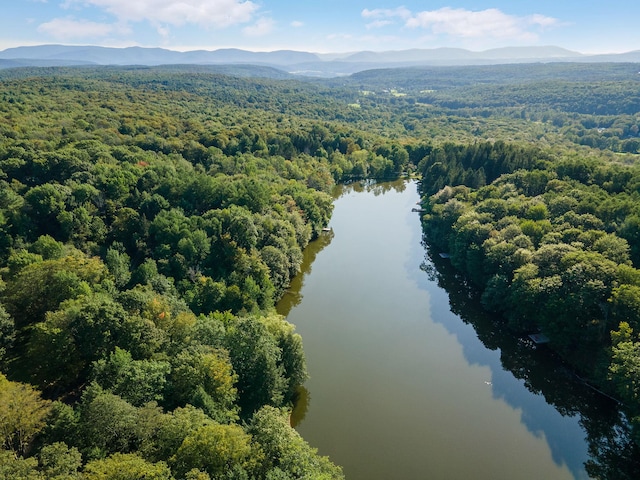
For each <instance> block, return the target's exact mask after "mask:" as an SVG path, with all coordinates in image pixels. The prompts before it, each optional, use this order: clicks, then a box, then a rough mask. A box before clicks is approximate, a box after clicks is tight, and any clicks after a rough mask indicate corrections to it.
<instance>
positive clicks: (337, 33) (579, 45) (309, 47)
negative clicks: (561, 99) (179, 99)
mask: <svg viewBox="0 0 640 480" xmlns="http://www.w3.org/2000/svg"><path fill="white" fill-rule="evenodd" d="M638 20H640V2H634V1H632V0H607V1H602V0H580V1H576V0H537V1H531V0H475V1H455V0H445V1H415V0H405V1H402V0H399V1H397V2H396V1H394V0H384V1H377V0H364V1H361V0H320V1H313V2H305V1H303V0H177V1H174V0H1V1H0V50H4V49H6V48H10V47H17V46H22V45H42V44H65V45H101V46H108V47H128V46H141V47H162V48H167V49H171V50H180V51H186V50H198V49H204V50H216V49H218V48H242V49H246V50H253V51H273V50H298V51H309V52H316V53H340V52H354V51H360V50H372V51H390V50H404V49H410V48H439V47H458V48H466V49H468V50H473V51H482V50H487V49H490V48H499V47H507V46H533V45H538V46H541V45H555V46H559V47H564V48H567V49H569V50H574V51H577V52H581V53H621V52H628V51H633V50H640V26H639V25H638Z"/></svg>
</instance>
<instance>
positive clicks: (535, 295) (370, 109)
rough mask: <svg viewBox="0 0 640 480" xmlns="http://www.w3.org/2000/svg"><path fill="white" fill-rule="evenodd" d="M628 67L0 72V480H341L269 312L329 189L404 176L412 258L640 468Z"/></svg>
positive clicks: (286, 333) (280, 322)
mask: <svg viewBox="0 0 640 480" xmlns="http://www.w3.org/2000/svg"><path fill="white" fill-rule="evenodd" d="M639 69H640V67H639V66H638V65H637V64H553V65H543V64H540V65H510V66H484V67H430V68H407V69H388V70H376V71H369V72H361V73H358V74H354V75H352V76H349V77H341V78H336V79H324V80H320V79H310V78H302V77H300V78H289V77H290V76H287V75H282V72H277V71H271V70H268V69H264V68H258V67H256V68H255V69H252V68H251V67H246V66H243V67H242V68H237V69H233V68H231V69H225V71H224V73H221V72H220V71H219V70H217V69H216V67H206V66H167V67H68V68H65V67H60V68H18V69H7V70H2V71H0V110H2V115H0V184H1V185H0V277H1V281H0V372H1V373H0V435H1V436H0V441H1V442H2V445H1V448H0V478H12V479H22V478H24V479H40V478H42V479H44V478H47V479H48V478H56V479H108V478H145V479H176V480H177V479H190V480H192V479H201V480H206V479H208V478H211V479H213V478H225V479H250V478H256V479H269V480H276V479H277V480H285V479H294V478H314V479H315V478H317V479H333V478H337V479H339V478H343V475H342V472H341V469H340V467H339V466H336V465H334V464H333V463H332V462H331V461H330V459H328V458H326V457H322V456H320V455H318V453H317V452H316V451H315V450H314V449H313V448H311V447H310V446H309V445H308V444H307V443H306V442H305V441H304V439H303V438H301V437H300V435H299V434H298V433H297V432H296V431H295V430H294V429H293V428H291V426H290V422H289V414H290V412H291V409H292V406H293V405H294V403H295V400H296V397H297V394H298V391H299V388H300V387H301V386H302V385H303V384H304V382H305V380H306V379H307V377H308V372H307V369H306V365H305V358H304V351H303V344H302V338H301V337H300V336H299V335H298V334H297V333H296V332H295V328H294V326H293V325H291V324H289V323H287V322H286V320H285V319H284V318H282V317H281V316H279V315H277V314H276V313H275V309H274V305H275V302H276V301H277V300H278V298H280V297H281V295H282V294H283V292H284V291H285V290H286V288H287V286H288V285H289V282H290V280H291V279H292V277H293V276H294V275H296V273H297V272H298V271H299V268H300V265H301V262H302V251H303V249H304V248H305V247H306V246H307V245H308V243H309V242H310V241H313V239H315V238H316V237H317V236H318V235H320V234H321V231H322V229H323V228H324V227H325V226H326V225H327V223H328V221H329V219H330V216H331V212H332V197H331V195H330V192H331V190H332V188H333V187H334V186H335V185H336V184H337V183H345V182H354V181H360V180H376V179H389V178H397V177H400V176H407V175H413V176H419V178H420V189H421V193H422V195H423V197H422V202H421V203H422V204H421V210H422V213H421V215H423V217H422V218H423V225H424V233H425V240H426V243H427V244H428V246H429V249H430V251H431V252H442V253H446V254H447V256H448V257H449V258H450V262H451V264H452V265H453V267H454V268H455V269H457V270H458V271H459V272H460V273H461V277H460V278H461V279H462V280H461V281H462V282H464V283H465V285H466V286H467V287H468V288H469V290H470V291H473V292H475V293H476V294H477V295H479V296H480V298H481V300H482V304H483V306H484V308H486V309H487V310H489V311H492V312H495V313H496V315H495V319H496V320H495V321H496V322H497V323H496V328H504V327H506V328H509V329H511V330H512V331H513V335H525V334H528V333H532V332H540V333H542V334H544V335H545V336H546V337H548V339H549V345H548V348H551V349H553V350H554V351H555V352H557V354H558V355H559V356H560V358H561V359H562V361H564V362H567V365H569V366H570V368H571V369H572V370H573V371H574V372H575V373H576V374H577V375H579V376H580V377H581V378H584V380H585V382H587V383H588V384H589V385H591V386H593V387H594V388H597V389H598V390H599V391H601V392H602V393H603V394H606V395H608V396H610V397H612V398H614V399H616V401H617V402H619V404H620V408H621V409H622V411H623V412H624V413H625V414H626V415H627V417H628V420H629V424H630V425H631V426H632V427H633V430H632V434H631V438H630V440H629V441H630V443H629V445H628V448H629V449H630V450H629V451H630V455H632V456H634V455H635V457H633V458H632V462H636V463H637V462H640V454H638V445H640V397H639V396H640V386H638V378H639V375H640V271H639V270H638V267H640V164H639V163H638V154H639V153H640V136H639V132H640V93H639V92H640V88H639V87H640V75H638V70H639ZM118 475H120V476H118ZM123 475H124V476H123ZM607 478H609V477H607ZM610 478H615V477H614V476H612V477H610ZM618 478H624V477H618ZM630 478H631V477H630Z"/></svg>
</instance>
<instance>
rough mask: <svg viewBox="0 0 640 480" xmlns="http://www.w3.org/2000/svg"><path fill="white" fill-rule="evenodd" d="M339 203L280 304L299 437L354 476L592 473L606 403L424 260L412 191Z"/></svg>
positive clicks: (357, 192)
mask: <svg viewBox="0 0 640 480" xmlns="http://www.w3.org/2000/svg"><path fill="white" fill-rule="evenodd" d="M336 196H337V199H336V200H335V210H334V213H333V217H332V219H331V223H330V227H331V229H332V231H331V232H329V233H324V234H323V235H322V236H321V238H320V239H319V240H318V241H316V242H314V243H312V244H311V245H310V246H309V248H308V249H307V250H306V251H305V262H304V265H303V268H302V272H301V273H300V275H298V277H297V278H296V279H295V281H294V282H293V283H292V285H291V288H290V290H289V291H288V292H287V294H286V295H285V296H284V297H283V299H282V300H281V301H280V302H279V304H278V311H279V312H280V313H281V314H283V315H285V316H286V317H287V319H288V321H290V322H291V323H293V324H295V325H296V329H297V331H298V333H300V334H301V335H302V338H303V341H304V348H305V353H306V357H307V366H308V369H309V372H310V375H311V378H310V380H309V381H308V382H307V384H306V389H307V390H308V398H307V401H306V402H305V401H303V402H302V405H300V406H299V408H298V411H297V412H295V415H294V417H296V418H298V420H297V421H299V424H298V425H297V426H296V428H297V430H298V431H299V432H300V433H301V434H302V436H303V437H304V438H305V439H306V440H307V441H308V442H309V443H310V444H311V445H312V446H313V447H316V448H317V449H318V450H319V452H320V453H321V454H322V455H328V456H329V457H330V458H331V459H332V461H333V462H335V463H337V464H338V465H341V466H342V467H343V469H344V472H345V475H346V477H347V479H350V480H359V479H370V480H371V479H395V478H397V479H425V478H433V479H470V478H473V479H492V480H496V479H511V480H513V479H531V478H545V479H574V478H578V479H580V478H589V475H588V474H587V471H586V469H585V463H586V462H591V463H595V466H596V467H600V466H601V465H600V464H601V463H602V462H600V459H598V458H596V459H591V458H590V451H589V446H590V445H591V446H592V447H593V444H594V442H595V443H596V447H597V448H600V449H601V450H607V449H609V450H611V451H615V449H616V448H618V447H619V445H618V444H616V443H615V442H616V441H617V440H616V441H613V440H611V438H610V435H609V436H608V433H609V429H613V428H616V427H615V426H616V425H618V424H619V415H617V413H616V412H615V408H613V407H612V405H611V404H610V403H611V402H610V401H608V400H607V399H603V398H601V397H600V396H599V395H598V394H597V393H595V392H593V391H592V390H591V389H589V388H587V387H586V386H584V385H583V384H581V383H580V382H579V381H577V380H576V379H575V377H574V376H573V375H572V374H571V372H570V371H568V369H566V368H564V367H563V366H562V364H561V363H560V362H559V361H558V359H556V358H555V357H553V355H552V354H551V352H549V351H547V350H546V349H545V348H538V349H535V348H532V346H531V345H529V344H527V343H526V342H524V341H522V339H518V338H516V337H514V336H513V335H512V334H510V333H509V332H502V331H501V329H500V327H496V326H495V325H496V322H495V320H496V319H494V318H491V317H490V316H489V315H486V314H484V313H482V312H481V310H480V308H479V305H478V303H477V301H476V299H475V298H474V296H473V294H472V293H470V292H469V289H468V288H467V287H466V286H465V282H464V280H463V279H461V278H459V277H458V276H457V275H456V274H455V272H452V271H451V269H450V268H448V267H449V266H448V265H447V262H448V260H446V259H442V258H441V257H440V256H439V255H438V254H437V253H438V252H436V254H434V255H431V256H430V255H429V254H428V253H429V252H427V251H426V249H425V246H424V245H423V243H422V230H421V224H420V214H419V213H415V212H412V211H411V210H412V208H414V207H416V203H417V202H418V201H419V194H418V192H417V185H416V183H415V182H413V181H397V182H393V183H383V184H377V185H375V184H371V185H361V184H355V185H351V186H347V187H342V190H341V192H340V193H339V194H337V195H336ZM432 257H433V260H431V258H432ZM434 262H435V263H436V264H435V265H434ZM454 312H455V313H454ZM592 411H593V412H592ZM602 412H606V413H602ZM590 415H593V416H595V417H597V418H596V419H595V420H594V419H592V418H591V416H590ZM301 416H303V417H304V418H302V419H301V420H300V418H299V417H301ZM590 422H591V423H590ZM590 425H591V426H590ZM587 437H588V438H587ZM618 440H619V439H618ZM598 442H601V443H602V445H600V444H599V443H598ZM611 442H613V443H614V444H613V445H610V443H611ZM607 451H608V450H607ZM609 453H610V452H609Z"/></svg>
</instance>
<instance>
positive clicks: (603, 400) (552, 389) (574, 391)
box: [421, 252, 640, 480]
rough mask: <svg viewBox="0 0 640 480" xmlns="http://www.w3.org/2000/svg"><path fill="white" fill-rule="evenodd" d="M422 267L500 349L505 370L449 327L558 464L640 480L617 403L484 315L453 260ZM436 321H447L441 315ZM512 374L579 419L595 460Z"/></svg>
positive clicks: (431, 260) (637, 454) (433, 258)
mask: <svg viewBox="0 0 640 480" xmlns="http://www.w3.org/2000/svg"><path fill="white" fill-rule="evenodd" d="M421 269H422V270H423V271H424V272H426V273H427V276H428V278H430V279H432V280H435V281H437V283H438V286H439V287H441V288H443V289H444V290H445V291H446V292H447V294H448V296H449V305H450V308H451V312H452V313H454V314H455V315H457V316H458V317H459V319H460V320H462V322H464V323H465V324H469V325H471V326H473V329H474V331H475V333H476V334H477V338H478V339H479V340H480V341H481V342H482V344H483V345H484V346H485V347H486V348H487V349H489V350H499V352H500V365H499V366H498V365H495V363H494V362H492V361H491V360H490V358H488V357H487V355H486V351H481V350H478V349H477V348H473V342H469V341H466V339H465V338H464V335H463V334H461V330H460V328H459V326H460V325H459V324H456V322H453V321H442V324H443V325H444V326H445V327H446V328H447V329H448V330H449V331H450V332H451V333H453V334H455V335H457V336H458V339H459V340H460V343H461V344H462V345H463V351H464V354H465V357H466V358H467V360H468V361H469V362H470V363H477V364H480V365H487V366H489V367H490V368H491V369H492V372H493V381H492V389H493V394H494V396H495V397H496V398H500V399H503V400H504V401H505V402H507V403H509V404H510V405H512V406H513V407H514V408H517V409H521V410H522V422H523V424H525V425H526V426H527V428H528V429H529V430H530V431H531V432H532V433H534V434H536V435H544V436H545V437H546V439H547V441H548V443H549V446H550V448H551V451H552V456H553V459H554V461H555V462H556V463H557V464H558V465H562V464H566V465H567V466H568V467H569V469H570V470H571V472H572V473H573V475H574V476H575V477H576V478H581V477H583V476H584V474H585V473H584V472H587V474H588V475H589V476H590V477H592V478H600V479H610V480H617V479H629V480H630V479H637V478H640V464H639V463H638V460H637V459H638V458H640V450H639V449H638V447H637V445H636V444H635V442H633V440H632V439H631V437H630V430H629V428H628V425H627V423H626V422H625V419H624V416H623V415H622V414H621V413H620V411H619V409H618V406H617V404H616V403H615V402H614V401H613V400H611V399H609V398H607V397H605V396H603V395H601V394H599V393H598V392H596V391H594V390H593V389H591V388H589V387H588V386H587V385H585V384H584V383H582V382H581V381H580V380H579V379H578V378H577V377H576V376H575V375H574V374H573V373H572V371H571V370H570V369H569V368H568V367H567V366H566V365H565V364H563V362H562V361H561V360H560V359H559V358H558V357H557V356H555V355H554V354H553V352H551V351H550V350H548V349H547V348H544V347H543V348H532V346H531V344H530V343H529V342H526V341H523V340H522V339H519V338H518V337H516V336H514V334H513V332H510V331H508V330H507V329H506V328H505V327H504V326H503V324H502V323H501V322H500V321H497V320H496V318H493V317H492V316H491V315H490V314H487V313H486V312H484V311H483V310H482V306H481V304H480V301H479V298H478V295H477V294H476V292H474V291H473V289H472V288H470V287H469V285H468V284H467V283H466V282H465V281H464V278H462V277H461V276H460V275H459V274H458V273H456V272H455V271H454V269H453V268H452V267H451V265H450V263H449V261H448V260H447V259H443V258H441V257H440V255H437V254H433V252H428V253H427V257H426V260H425V262H424V263H423V264H422V266H421ZM433 318H434V320H436V321H437V320H438V318H440V319H442V318H443V317H442V316H438V315H434V316H433ZM507 372H508V373H509V374H511V375H513V376H514V377H515V378H517V379H519V380H521V381H522V384H523V385H524V386H525V387H526V389H527V390H528V391H529V392H531V393H534V394H536V395H539V396H541V397H542V398H544V400H545V402H546V403H548V404H549V405H552V406H553V407H554V408H555V409H556V411H557V412H558V414H559V415H561V416H563V417H576V418H578V419H579V421H578V425H579V426H580V427H581V428H582V429H583V430H584V432H585V434H586V441H587V445H588V458H587V459H586V460H585V459H583V458H582V455H580V453H579V452H575V451H572V450H571V449H567V442H570V438H571V436H572V435H569V434H568V432H566V431H565V430H559V429H558V428H557V425H556V424H555V421H554V420H553V419H552V418H549V415H548V412H547V411H545V410H544V409H540V408H538V407H539V405H537V402H536V401H535V399H536V397H532V396H530V395H523V394H521V392H520V391H519V390H518V389H514V388H512V382H510V381H509V378H505V375H507Z"/></svg>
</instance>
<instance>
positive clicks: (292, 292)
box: [277, 230, 334, 317]
mask: <svg viewBox="0 0 640 480" xmlns="http://www.w3.org/2000/svg"><path fill="white" fill-rule="evenodd" d="M333 236H334V233H333V230H329V231H327V232H322V233H321V234H320V236H319V237H318V238H316V239H315V240H314V241H312V242H310V243H309V245H307V248H305V249H304V252H302V265H301V266H300V271H299V272H298V274H297V275H296V276H295V277H294V279H293V280H292V281H291V284H290V285H289V288H288V289H287V290H286V291H285V292H284V294H283V295H282V298H281V299H280V300H278V306H277V310H278V313H279V314H280V315H283V316H285V317H287V316H288V315H289V312H291V309H292V308H294V307H296V306H298V305H300V302H301V301H302V287H303V286H304V280H305V278H306V277H307V275H309V274H310V273H311V266H312V265H313V262H314V260H315V259H316V256H317V255H318V253H320V252H321V251H322V250H323V249H324V248H326V247H327V246H329V244H330V243H331V240H333Z"/></svg>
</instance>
